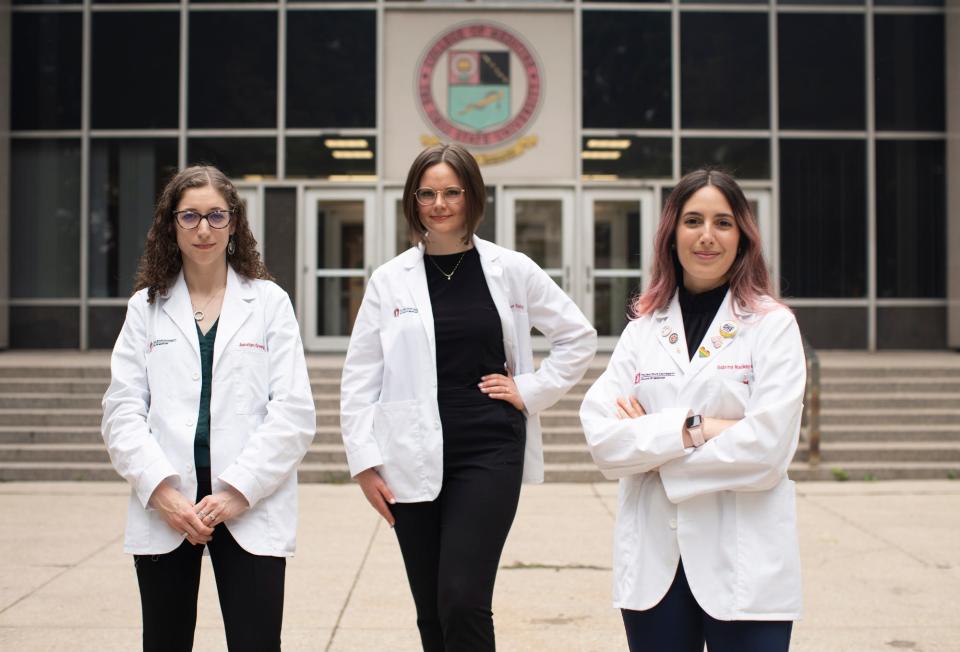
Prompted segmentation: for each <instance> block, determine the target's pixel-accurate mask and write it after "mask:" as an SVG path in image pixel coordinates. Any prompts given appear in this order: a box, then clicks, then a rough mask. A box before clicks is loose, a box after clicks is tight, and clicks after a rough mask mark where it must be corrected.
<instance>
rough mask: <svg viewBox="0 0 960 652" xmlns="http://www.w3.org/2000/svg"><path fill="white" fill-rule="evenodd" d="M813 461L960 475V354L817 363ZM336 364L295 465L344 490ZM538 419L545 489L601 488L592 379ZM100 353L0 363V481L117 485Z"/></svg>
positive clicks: (810, 471) (309, 478)
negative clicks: (585, 428)
mask: <svg viewBox="0 0 960 652" xmlns="http://www.w3.org/2000/svg"><path fill="white" fill-rule="evenodd" d="M821 358H822V360H823V370H822V393H821V397H822V398H821V406H822V411H821V424H822V438H821V462H820V463H819V464H818V465H811V464H810V463H809V461H808V452H807V445H806V442H801V447H800V450H799V451H798V452H797V456H796V459H795V461H794V463H793V465H792V466H791V471H790V474H791V477H793V478H794V479H797V480H813V479H819V480H830V479H836V480H843V479H850V480H864V479H867V480H869V479H878V480H880V479H894V478H911V479H920V478H939V479H944V478H948V477H957V476H960V355H954V354H951V353H943V354H938V355H936V356H932V355H922V354H919V355H918V354H875V355H870V354H842V353H837V354H831V353H824V354H821ZM341 363H342V358H340V357H336V356H311V357H310V359H309V366H310V378H311V381H312V384H313V391H314V398H315V400H316V405H317V434H316V437H315V439H314V441H313V444H312V445H311V447H310V451H309V452H308V453H307V456H306V458H305V459H304V462H303V464H302V465H301V467H300V477H301V480H302V481H304V482H346V481H348V480H349V474H348V472H347V469H346V458H345V455H344V452H343V447H342V445H341V443H340V432H339V426H338V423H339V413H338V406H339V395H338V391H339V380H340V364H341ZM604 364H605V358H600V359H598V361H597V362H596V363H595V365H594V366H593V367H592V368H591V369H590V370H589V371H588V372H587V375H586V376H585V378H584V380H583V381H582V382H581V383H580V384H579V385H578V386H577V387H575V388H574V389H573V390H571V392H570V393H569V394H568V395H567V396H565V397H564V398H563V399H562V400H561V401H560V402H559V403H557V405H555V406H554V407H553V408H551V409H550V410H548V411H547V412H546V413H545V414H544V415H543V417H542V420H543V425H544V444H545V457H546V476H547V481H549V482H594V481H603V480H604V479H603V476H602V475H601V474H600V473H599V472H598V471H597V470H596V467H595V466H594V465H593V462H592V461H591V459H590V455H589V453H588V452H587V451H586V447H585V446H584V443H583V433H582V431H581V429H580V424H579V419H578V417H577V410H578V408H579V405H580V401H581V400H582V398H583V394H584V393H585V392H586V390H587V388H588V387H589V386H590V383H592V382H593V380H594V379H595V378H596V377H597V376H598V375H599V374H600V372H601V371H602V369H603V365H604ZM109 375H110V373H109V358H108V356H107V355H105V354H102V353H93V354H80V353H65V354H56V353H51V352H43V353H36V354H29V353H19V352H8V353H4V354H0V481H18V480H35V481H36V480H47V481H50V480H116V479H118V476H117V475H116V473H115V472H114V470H113V467H112V466H111V465H110V461H109V458H108V456H107V453H106V450H105V449H104V446H103V442H102V440H101V437H100V399H101V397H102V396H103V392H104V390H105V389H106V387H107V384H108V382H109Z"/></svg>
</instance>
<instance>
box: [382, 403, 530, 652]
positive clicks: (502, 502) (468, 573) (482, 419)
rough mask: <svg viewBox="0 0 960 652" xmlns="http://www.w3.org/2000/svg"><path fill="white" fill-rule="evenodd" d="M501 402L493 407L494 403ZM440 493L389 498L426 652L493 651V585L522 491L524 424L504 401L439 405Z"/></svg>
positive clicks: (521, 418) (519, 414) (519, 416)
mask: <svg viewBox="0 0 960 652" xmlns="http://www.w3.org/2000/svg"><path fill="white" fill-rule="evenodd" d="M490 407H495V410H491V409H489V408H490ZM441 419H442V422H443V432H444V440H443V444H444V456H443V457H444V467H443V474H444V475H443V485H442V488H441V490H440V495H439V496H438V497H437V499H436V500H433V501H431V502H426V503H398V504H396V505H392V506H391V511H392V512H393V515H394V518H395V519H396V525H395V528H394V529H395V530H396V533H397V540H398V541H399V543H400V551H401V553H402V554H403V563H404V566H405V567H406V571H407V579H408V580H409V582H410V589H411V591H412V593H413V600H414V603H415V604H416V607H417V627H418V628H419V630H420V640H421V642H422V643H423V649H424V652H489V651H492V650H495V649H496V643H495V639H494V633H493V611H492V610H491V606H492V603H493V585H494V581H495V580H496V577H497V567H498V566H499V564H500V553H501V552H502V551H503V544H504V542H505V541H506V539H507V533H508V532H509V531H510V526H511V525H512V524H513V518H514V516H515V515H516V512H517V503H518V501H519V499H520V483H521V478H522V476H523V450H524V444H525V440H526V424H525V422H524V418H523V415H522V414H521V413H520V412H518V411H517V410H515V409H514V408H513V407H511V406H510V405H508V404H506V403H502V402H498V403H496V404H495V405H494V406H490V405H479V406H476V407H474V406H461V407H458V408H450V409H449V410H444V409H442V410H441Z"/></svg>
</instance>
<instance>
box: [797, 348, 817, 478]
mask: <svg viewBox="0 0 960 652" xmlns="http://www.w3.org/2000/svg"><path fill="white" fill-rule="evenodd" d="M803 353H804V356H805V357H806V359H807V386H806V388H805V389H804V392H803V416H802V418H801V420H800V437H801V438H802V439H804V440H805V441H806V442H807V462H808V463H809V464H810V466H812V467H813V466H817V465H819V464H820V356H818V355H817V350H816V349H815V348H813V345H812V344H810V342H808V341H807V338H805V337H804V338H803Z"/></svg>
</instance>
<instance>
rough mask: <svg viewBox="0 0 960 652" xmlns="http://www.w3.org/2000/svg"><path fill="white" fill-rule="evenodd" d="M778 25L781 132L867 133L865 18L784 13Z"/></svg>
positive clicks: (779, 18)
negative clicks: (813, 38)
mask: <svg viewBox="0 0 960 652" xmlns="http://www.w3.org/2000/svg"><path fill="white" fill-rule="evenodd" d="M777 20H778V26H779V27H778V32H779V33H778V36H777V38H778V44H777V47H778V52H779V54H778V58H779V61H778V64H779V67H780V128H781V129H865V128H866V115H865V111H866V109H865V101H864V98H865V97H866V73H865V68H864V57H865V54H864V43H863V39H864V31H863V25H864V23H863V15H862V14H780V15H779V16H778V18H777ZM811 34H816V35H817V40H816V47H810V35H811Z"/></svg>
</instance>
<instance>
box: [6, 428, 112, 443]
mask: <svg viewBox="0 0 960 652" xmlns="http://www.w3.org/2000/svg"><path fill="white" fill-rule="evenodd" d="M61 443H62V444H96V443H99V444H101V445H102V444H103V437H102V436H101V435H100V426H99V425H98V426H96V427H93V426H87V427H80V428H78V427H75V426H36V427H32V428H31V427H29V426H0V444H61Z"/></svg>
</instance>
